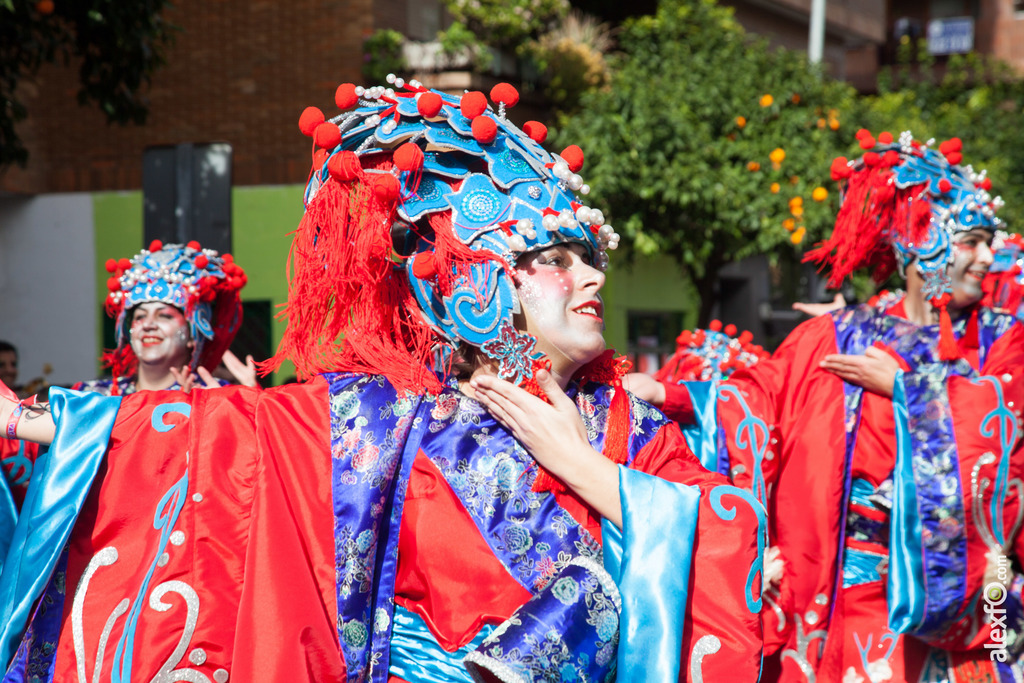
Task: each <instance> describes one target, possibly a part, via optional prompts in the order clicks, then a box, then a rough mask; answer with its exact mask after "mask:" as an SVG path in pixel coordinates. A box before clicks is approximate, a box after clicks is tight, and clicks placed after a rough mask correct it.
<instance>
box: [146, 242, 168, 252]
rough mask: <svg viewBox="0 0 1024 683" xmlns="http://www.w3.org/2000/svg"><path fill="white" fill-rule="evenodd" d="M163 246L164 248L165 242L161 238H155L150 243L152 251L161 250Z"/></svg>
mask: <svg viewBox="0 0 1024 683" xmlns="http://www.w3.org/2000/svg"><path fill="white" fill-rule="evenodd" d="M163 248H164V243H163V242H161V241H160V240H153V241H152V242H150V243H149V250H150V251H160V250H161V249H163Z"/></svg>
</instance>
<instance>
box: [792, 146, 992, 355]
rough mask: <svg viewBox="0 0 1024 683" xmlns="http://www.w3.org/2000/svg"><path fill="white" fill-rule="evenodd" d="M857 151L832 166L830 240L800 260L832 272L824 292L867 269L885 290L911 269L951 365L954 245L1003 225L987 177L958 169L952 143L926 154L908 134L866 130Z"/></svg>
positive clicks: (965, 168) (956, 148)
mask: <svg viewBox="0 0 1024 683" xmlns="http://www.w3.org/2000/svg"><path fill="white" fill-rule="evenodd" d="M857 137H858V139H859V141H860V145H861V148H863V149H865V150H870V151H867V152H865V154H864V155H863V156H862V157H861V158H859V159H856V160H853V161H848V160H847V159H846V158H845V157H840V158H838V159H836V160H835V161H834V162H833V163H832V178H833V179H834V180H838V181H840V183H841V187H842V191H843V194H842V205H841V207H840V209H839V215H838V216H837V218H836V225H835V229H834V230H833V232H832V235H831V237H829V239H828V240H826V241H825V242H824V243H823V244H822V245H821V246H819V247H818V248H817V249H814V250H812V251H810V252H808V253H807V255H806V256H805V260H810V261H817V262H819V263H822V264H826V265H828V266H830V269H831V275H830V278H829V284H830V285H831V286H833V287H838V286H839V285H840V284H841V283H842V281H843V279H844V278H845V277H846V276H848V275H849V274H850V273H852V272H853V271H854V270H857V269H858V268H865V267H868V268H873V269H874V275H875V279H876V280H877V281H878V282H883V281H884V280H885V279H886V278H887V277H889V275H890V274H891V273H892V271H893V269H895V268H897V267H898V268H899V269H900V272H903V270H904V269H905V268H907V267H910V266H912V267H914V268H917V270H918V272H919V273H920V274H921V276H922V278H923V280H924V286H923V289H924V294H925V296H926V297H927V298H928V299H929V301H931V303H932V304H933V305H934V306H935V307H936V308H938V309H939V310H940V312H941V322H942V327H943V331H944V333H943V340H944V341H943V344H942V348H941V349H940V351H942V355H943V357H947V358H949V357H955V353H956V345H955V342H954V341H953V340H952V328H951V326H950V325H949V316H948V314H946V304H947V303H948V302H949V300H950V297H951V295H952V282H951V281H950V278H949V275H948V273H947V268H948V266H949V265H950V264H951V263H952V262H953V247H952V239H953V237H954V235H956V234H957V233H960V232H968V231H970V230H974V229H977V228H983V229H985V230H989V231H993V232H994V231H995V230H996V229H997V228H998V227H999V226H1000V225H1001V224H1002V223H1001V221H1000V220H999V219H998V218H996V215H995V212H996V211H997V210H998V209H999V207H1001V206H1002V203H1003V202H1002V200H1001V199H1000V198H999V197H992V196H991V195H990V194H989V189H990V188H991V181H990V180H989V179H988V178H987V177H985V172H984V171H981V172H980V173H976V172H975V171H974V169H972V168H971V167H970V166H960V161H961V153H960V150H961V147H962V145H961V142H960V140H959V139H958V138H953V139H951V140H947V141H946V142H943V143H942V144H941V145H939V147H938V149H937V150H936V149H934V148H933V147H932V141H929V142H926V143H920V142H917V141H916V140H914V137H913V135H912V134H911V133H909V132H904V133H902V134H901V135H900V136H899V139H898V140H895V141H894V140H893V137H892V135H890V134H889V133H882V134H880V135H879V136H878V140H877V141H876V140H875V138H874V137H873V136H872V135H871V133H869V132H868V131H866V130H861V131H860V132H858V133H857Z"/></svg>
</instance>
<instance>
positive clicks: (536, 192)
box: [526, 185, 541, 199]
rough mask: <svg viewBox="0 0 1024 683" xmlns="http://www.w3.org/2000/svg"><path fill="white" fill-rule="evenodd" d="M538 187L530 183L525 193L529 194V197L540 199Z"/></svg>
mask: <svg viewBox="0 0 1024 683" xmlns="http://www.w3.org/2000/svg"><path fill="white" fill-rule="evenodd" d="M540 192H541V191H540V188H539V187H537V186H536V185H530V187H529V188H528V189H527V190H526V194H528V195H530V199H540Z"/></svg>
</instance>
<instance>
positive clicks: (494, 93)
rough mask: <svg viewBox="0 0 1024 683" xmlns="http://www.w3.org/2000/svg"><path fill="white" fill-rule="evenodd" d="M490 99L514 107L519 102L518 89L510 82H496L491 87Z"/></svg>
mask: <svg viewBox="0 0 1024 683" xmlns="http://www.w3.org/2000/svg"><path fill="white" fill-rule="evenodd" d="M491 100H492V101H494V102H500V103H501V104H504V105H505V106H506V107H514V106H516V105H517V104H519V91H518V90H516V89H515V87H514V86H513V85H512V84H511V83H498V84H497V85H496V86H494V87H493V88H491Z"/></svg>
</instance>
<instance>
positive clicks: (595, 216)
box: [590, 209, 604, 225]
mask: <svg viewBox="0 0 1024 683" xmlns="http://www.w3.org/2000/svg"><path fill="white" fill-rule="evenodd" d="M590 223H591V224H592V225H604V214H603V213H602V212H601V209H591V210H590Z"/></svg>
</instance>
